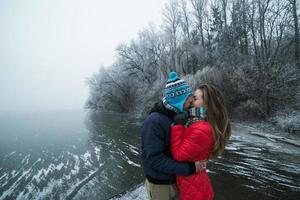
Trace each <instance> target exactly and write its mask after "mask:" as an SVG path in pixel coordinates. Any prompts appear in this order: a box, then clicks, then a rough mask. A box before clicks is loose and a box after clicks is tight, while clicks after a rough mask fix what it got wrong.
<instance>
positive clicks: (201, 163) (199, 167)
mask: <svg viewBox="0 0 300 200" xmlns="http://www.w3.org/2000/svg"><path fill="white" fill-rule="evenodd" d="M195 167H196V173H199V172H201V171H202V170H206V160H199V161H196V162H195Z"/></svg>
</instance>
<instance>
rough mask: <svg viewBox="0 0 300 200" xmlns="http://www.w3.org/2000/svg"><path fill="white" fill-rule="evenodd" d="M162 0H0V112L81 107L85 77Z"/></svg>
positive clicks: (155, 15)
mask: <svg viewBox="0 0 300 200" xmlns="http://www.w3.org/2000/svg"><path fill="white" fill-rule="evenodd" d="M165 2H166V0H151V1H150V0H82V1H80V0H26V1H22V0H19V1H17V0H9V1H5V0H0V112H4V111H8V110H14V111H16V110H21V111H24V110H53V109H55V110H56V109H58V110H59V109H81V108H82V107H83V105H84V102H85V100H86V98H87V96H88V87H87V85H86V83H85V79H86V77H89V76H90V75H91V74H92V73H94V72H97V71H98V68H99V66H101V65H104V66H109V65H110V64H112V63H113V61H114V54H115V52H114V50H115V48H116V47H117V45H118V44H119V43H120V42H124V41H129V40H130V39H133V38H134V37H136V36H137V33H138V31H141V30H142V29H143V28H144V27H146V26H147V25H148V24H149V23H150V22H153V23H155V24H157V25H159V24H160V23H161V21H160V19H161V10H162V8H163V5H164V3H165Z"/></svg>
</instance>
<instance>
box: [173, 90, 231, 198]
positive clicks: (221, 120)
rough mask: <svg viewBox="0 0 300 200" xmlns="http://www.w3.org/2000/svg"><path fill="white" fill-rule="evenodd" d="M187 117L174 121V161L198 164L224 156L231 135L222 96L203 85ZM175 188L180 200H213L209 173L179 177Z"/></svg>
mask: <svg viewBox="0 0 300 200" xmlns="http://www.w3.org/2000/svg"><path fill="white" fill-rule="evenodd" d="M187 117H188V116H187V115H186V114H177V115H176V116H175V117H174V123H175V125H174V126H172V127H171V152H172V156H173V158H174V159H175V160H177V161H190V162H195V161H199V160H207V159H209V158H214V157H217V156H219V155H221V154H222V153H223V151H224V149H225V145H226V143H227V141H228V140H229V137H230V132H231V125H230V121H229V118H228V113H227V110H226V106H225V102H224V97H223V95H222V93H221V92H220V91H219V90H218V89H217V88H215V87H214V86H212V85H201V86H200V87H199V88H198V89H197V90H196V91H195V94H194V102H193V108H191V109H190V116H189V118H188V119H187ZM186 122H187V123H186ZM185 125H186V126H185ZM176 184H177V187H178V191H179V195H180V199H181V200H189V199H193V200H208V199H213V198H214V192H213V188H212V185H211V182H210V179H209V177H208V175H207V172H206V170H202V171H201V172H200V173H198V174H194V175H190V176H177V177H176Z"/></svg>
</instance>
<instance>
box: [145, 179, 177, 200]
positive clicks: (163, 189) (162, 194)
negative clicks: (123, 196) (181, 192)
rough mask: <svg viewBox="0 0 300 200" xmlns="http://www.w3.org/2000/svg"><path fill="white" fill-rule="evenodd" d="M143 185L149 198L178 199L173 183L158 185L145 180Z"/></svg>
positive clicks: (160, 199)
mask: <svg viewBox="0 0 300 200" xmlns="http://www.w3.org/2000/svg"><path fill="white" fill-rule="evenodd" d="M145 187H146V190H147V193H148V197H149V199H150V200H179V197H178V192H177V188H176V185H175V184H172V185H159V184H154V183H151V182H149V181H148V180H147V179H146V181H145Z"/></svg>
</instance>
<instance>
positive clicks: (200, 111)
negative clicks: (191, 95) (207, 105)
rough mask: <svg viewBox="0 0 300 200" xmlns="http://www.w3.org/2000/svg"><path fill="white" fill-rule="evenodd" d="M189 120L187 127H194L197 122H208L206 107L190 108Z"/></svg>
mask: <svg viewBox="0 0 300 200" xmlns="http://www.w3.org/2000/svg"><path fill="white" fill-rule="evenodd" d="M189 115H190V117H189V120H188V121H187V124H186V127H188V126H190V125H192V124H193V123H195V122H197V121H204V120H206V114H205V109H204V107H199V108H195V107H193V108H190V109H189Z"/></svg>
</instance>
